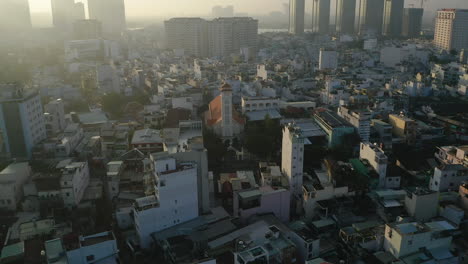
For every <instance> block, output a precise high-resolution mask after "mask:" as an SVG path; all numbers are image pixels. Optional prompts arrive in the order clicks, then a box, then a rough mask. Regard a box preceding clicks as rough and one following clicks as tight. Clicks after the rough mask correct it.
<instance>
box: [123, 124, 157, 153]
mask: <svg viewBox="0 0 468 264" xmlns="http://www.w3.org/2000/svg"><path fill="white" fill-rule="evenodd" d="M163 144H164V139H163V138H162V137H161V131H159V130H155V129H150V128H146V129H142V130H137V131H135V132H134V134H133V138H132V141H131V143H130V146H131V148H132V149H135V148H136V149H138V150H140V151H141V152H143V153H148V154H149V153H154V152H160V151H162V150H163V149H164V146H163Z"/></svg>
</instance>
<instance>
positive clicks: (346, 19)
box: [336, 0, 356, 34]
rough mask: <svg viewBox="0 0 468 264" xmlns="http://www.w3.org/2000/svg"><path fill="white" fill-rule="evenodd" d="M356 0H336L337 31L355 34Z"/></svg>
mask: <svg viewBox="0 0 468 264" xmlns="http://www.w3.org/2000/svg"><path fill="white" fill-rule="evenodd" d="M355 18H356V0H337V1H336V32H339V33H345V34H354V21H355Z"/></svg>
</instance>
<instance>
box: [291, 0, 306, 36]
mask: <svg viewBox="0 0 468 264" xmlns="http://www.w3.org/2000/svg"><path fill="white" fill-rule="evenodd" d="M304 13H305V0H290V1H289V33H291V34H302V33H304Z"/></svg>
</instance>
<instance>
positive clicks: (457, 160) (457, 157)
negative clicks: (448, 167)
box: [435, 145, 468, 166]
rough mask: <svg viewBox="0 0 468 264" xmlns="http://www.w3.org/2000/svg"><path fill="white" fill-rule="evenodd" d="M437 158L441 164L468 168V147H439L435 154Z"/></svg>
mask: <svg viewBox="0 0 468 264" xmlns="http://www.w3.org/2000/svg"><path fill="white" fill-rule="evenodd" d="M435 157H436V159H437V160H438V161H439V162H441V163H444V164H462V165H464V166H468V145H467V146H458V147H455V146H444V147H439V151H438V152H436V153H435Z"/></svg>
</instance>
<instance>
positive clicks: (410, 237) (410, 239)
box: [384, 221, 456, 258]
mask: <svg viewBox="0 0 468 264" xmlns="http://www.w3.org/2000/svg"><path fill="white" fill-rule="evenodd" d="M454 230H456V228H455V227H454V226H452V225H451V224H450V223H448V222H447V221H438V222H429V223H425V224H420V223H416V222H411V223H393V224H387V225H386V226H385V238H384V248H385V250H386V251H388V252H390V253H392V255H393V256H394V257H395V258H401V257H404V256H408V255H410V254H413V253H416V252H419V251H420V250H421V249H425V250H428V251H430V252H432V251H436V250H445V251H446V252H448V250H449V248H450V246H451V243H452V235H451V232H452V231H454Z"/></svg>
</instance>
